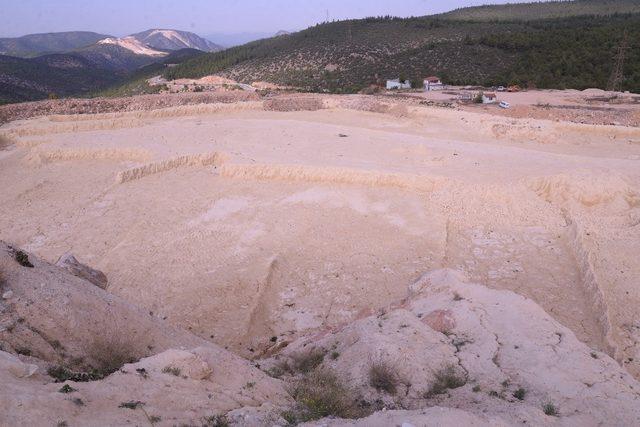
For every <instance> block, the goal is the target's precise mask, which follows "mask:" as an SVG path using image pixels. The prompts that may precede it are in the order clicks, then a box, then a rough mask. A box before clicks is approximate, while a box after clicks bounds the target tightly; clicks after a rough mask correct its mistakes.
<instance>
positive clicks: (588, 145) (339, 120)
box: [0, 96, 640, 377]
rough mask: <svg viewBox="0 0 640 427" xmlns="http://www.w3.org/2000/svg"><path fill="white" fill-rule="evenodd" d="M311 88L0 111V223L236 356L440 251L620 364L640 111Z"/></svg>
mask: <svg viewBox="0 0 640 427" xmlns="http://www.w3.org/2000/svg"><path fill="white" fill-rule="evenodd" d="M323 102H324V105H325V107H327V108H324V109H321V110H318V111H297V112H277V111H264V109H263V107H262V102H261V101H247V102H242V103H237V104H225V105H221V104H211V105H195V106H183V107H173V108H169V109H163V110H156V111H146V112H125V113H110V114H102V115H83V116H52V117H43V118H36V119H31V120H28V121H18V122H12V123H9V124H6V125H4V126H2V127H0V134H2V135H4V138H5V139H7V140H8V141H9V142H10V143H9V144H8V146H7V147H5V148H4V149H3V150H2V151H0V189H1V191H0V238H2V239H3V240H6V241H10V242H13V243H15V244H16V245H18V246H22V247H24V248H25V249H26V250H29V251H32V252H34V253H36V254H38V255H39V256H41V257H43V258H45V259H46V260H48V261H51V262H55V261H56V259H57V258H58V256H60V255H61V254H62V253H64V252H66V251H69V250H71V251H72V252H73V253H74V254H75V255H76V256H77V257H78V259H80V260H81V261H82V262H85V263H87V264H89V265H91V266H93V267H96V268H98V269H100V270H102V271H104V272H105V273H106V275H107V276H108V278H109V283H110V286H109V288H108V290H109V292H112V293H115V294H117V295H119V296H122V297H125V298H126V299H128V300H130V301H132V302H134V303H136V304H138V305H140V306H142V307H144V308H146V309H148V310H149V311H153V312H154V313H156V314H161V315H162V316H163V317H166V318H167V319H168V320H169V321H171V322H174V323H175V324H177V325H180V326H183V327H186V328H188V329H189V330H191V331H192V332H194V333H196V334H197V335H199V336H201V337H203V338H205V339H208V340H211V341H213V342H215V343H218V344H221V345H223V346H225V347H227V348H229V349H231V350H233V351H235V352H237V353H238V354H241V355H243V356H245V357H251V356H256V355H259V354H260V353H261V352H262V351H264V350H265V349H266V348H267V347H268V346H269V342H270V338H271V337H272V336H291V338H292V339H293V338H294V337H295V336H296V335H298V334H300V332H301V331H308V330H312V329H315V328H321V327H325V326H332V325H337V324H340V323H343V322H346V321H349V320H352V319H353V318H355V317H357V316H358V315H362V313H363V312H371V311H372V310H374V309H377V308H380V307H385V306H386V305H387V304H388V303H389V301H392V300H396V299H398V298H402V297H403V296H404V293H405V292H406V287H407V284H408V283H411V282H413V281H415V280H416V279H417V278H418V277H420V276H421V275H422V274H423V273H425V272H428V271H431V270H434V269H439V268H444V267H448V268H454V269H460V270H464V271H465V272H466V273H467V274H468V275H469V276H470V278H471V279H472V280H473V281H475V282H479V283H484V284H486V285H488V286H490V287H493V288H497V289H511V290H514V291H516V292H518V293H520V294H522V295H525V296H528V297H531V298H532V299H534V300H535V301H536V302H538V303H539V304H540V305H541V306H542V307H543V308H544V309H545V310H546V311H547V312H548V313H550V314H551V315H552V316H553V317H554V318H555V319H557V320H558V321H560V322H561V323H563V324H564V325H566V326H567V327H569V328H570V329H572V330H573V331H574V332H575V333H576V335H577V336H578V338H579V339H581V340H583V341H584V342H586V343H587V344H588V345H590V346H591V347H593V348H596V349H599V350H603V351H606V352H608V353H609V354H611V355H613V356H614V357H615V358H616V359H617V360H618V361H619V362H620V363H622V364H623V365H624V366H625V367H627V369H628V370H629V371H630V372H631V373H633V374H634V375H635V376H636V377H638V376H640V310H639V309H638V307H640V259H639V255H638V254H640V129H638V128H633V127H622V126H594V125H587V124H576V123H569V122H564V121H559V122H556V121H548V120H533V119H522V118H514V117H501V116H497V115H493V114H486V113H483V112H481V111H478V112H475V111H456V110H446V109H439V108H428V107H418V106H415V107H408V108H407V107H403V108H395V107H393V106H390V110H389V112H390V113H388V114H382V113H377V112H372V111H383V110H384V109H383V108H380V105H379V104H376V105H372V104H370V101H368V99H367V98H365V97H359V96H351V97H326V98H323ZM376 102H378V101H376ZM362 110H370V111H362Z"/></svg>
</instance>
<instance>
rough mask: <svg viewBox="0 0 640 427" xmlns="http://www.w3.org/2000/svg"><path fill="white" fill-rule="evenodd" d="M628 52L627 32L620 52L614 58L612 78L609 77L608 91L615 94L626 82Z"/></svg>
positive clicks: (619, 47)
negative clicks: (625, 68)
mask: <svg viewBox="0 0 640 427" xmlns="http://www.w3.org/2000/svg"><path fill="white" fill-rule="evenodd" d="M627 50H629V33H628V32H627V30H625V31H624V35H623V36H622V41H621V42H620V45H619V46H618V52H617V53H616V55H615V56H614V63H613V70H612V71H611V77H609V84H607V90H609V91H612V92H613V91H616V90H617V89H619V88H620V85H621V83H622V81H623V80H624V61H625V59H626V56H627Z"/></svg>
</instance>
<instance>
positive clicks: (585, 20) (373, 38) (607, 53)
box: [165, 1, 640, 92]
mask: <svg viewBox="0 0 640 427" xmlns="http://www.w3.org/2000/svg"><path fill="white" fill-rule="evenodd" d="M562 3H564V4H567V5H572V4H573V2H562ZM583 3H584V2H583ZM586 3H589V2H586ZM617 3H619V4H626V3H628V2H624V1H621V2H617ZM545 4H546V3H543V5H545ZM554 5H555V3H554ZM554 7H555V6H554ZM625 31H627V32H628V35H629V37H628V39H629V43H630V49H629V50H628V52H627V60H626V63H625V68H624V75H625V77H626V79H625V80H624V81H623V82H622V86H621V88H622V89H623V90H630V91H634V92H640V46H639V44H640V14H612V15H609V16H604V15H600V16H598V15H593V16H570V17H565V18H557V19H538V20H528V21H521V20H513V21H510V20H502V21H492V22H480V21H457V20H452V19H442V18H441V17H421V18H407V19H400V18H392V17H383V18H367V19H361V20H351V21H340V22H332V23H326V24H321V25H317V26H315V27H311V28H309V29H307V30H304V31H301V32H299V33H295V34H291V35H289V36H284V37H276V38H271V39H265V40H259V41H256V42H252V43H249V44H246V45H243V46H238V47H235V48H232V49H227V50H225V51H223V52H218V53H213V54H207V55H203V56H200V57H198V58H196V59H194V60H190V61H187V62H185V63H184V64H182V65H181V66H179V67H176V68H173V69H171V70H168V71H167V72H166V73H165V75H166V76H167V77H168V78H180V77H201V76H204V75H208V74H213V73H219V74H222V75H224V76H227V77H230V78H233V79H236V80H238V81H241V82H245V83H251V82H252V81H257V80H265V81H270V82H273V83H278V84H283V85H291V86H296V87H300V88H302V89H304V90H310V91H330V92H355V91H358V90H360V89H362V88H364V87H366V86H367V85H369V84H371V83H372V82H375V81H376V79H378V80H380V79H382V80H383V79H386V78H394V77H398V76H406V77H407V78H420V77H424V76H425V75H430V74H437V75H440V76H441V77H442V78H443V79H444V80H445V81H446V82H447V83H450V84H484V85H494V84H503V85H506V84H511V83H518V84H521V85H527V86H532V87H540V88H576V89H584V88H587V87H600V88H605V87H606V85H607V81H608V78H609V75H610V73H611V70H612V68H613V63H614V56H615V53H616V49H617V46H618V45H619V44H620V43H621V41H622V37H623V34H624V33H625Z"/></svg>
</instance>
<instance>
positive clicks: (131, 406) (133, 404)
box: [118, 400, 144, 410]
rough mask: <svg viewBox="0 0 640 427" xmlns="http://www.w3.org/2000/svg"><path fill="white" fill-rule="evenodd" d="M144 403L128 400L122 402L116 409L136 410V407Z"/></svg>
mask: <svg viewBox="0 0 640 427" xmlns="http://www.w3.org/2000/svg"><path fill="white" fill-rule="evenodd" d="M143 405H144V402H141V401H139V400H130V401H128V402H122V403H121V404H120V405H118V408H125V409H134V410H135V409H138V407H140V406H143Z"/></svg>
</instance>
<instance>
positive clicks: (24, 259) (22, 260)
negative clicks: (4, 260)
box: [14, 250, 33, 268]
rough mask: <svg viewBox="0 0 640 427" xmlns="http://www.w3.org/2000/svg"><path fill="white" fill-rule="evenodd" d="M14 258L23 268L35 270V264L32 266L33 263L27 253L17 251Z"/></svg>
mask: <svg viewBox="0 0 640 427" xmlns="http://www.w3.org/2000/svg"><path fill="white" fill-rule="evenodd" d="M14 258H15V260H16V261H17V262H18V264H20V265H21V266H23V267H28V268H33V264H31V261H29V255H27V253H26V252H23V251H20V250H18V251H16V253H15V255H14Z"/></svg>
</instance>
